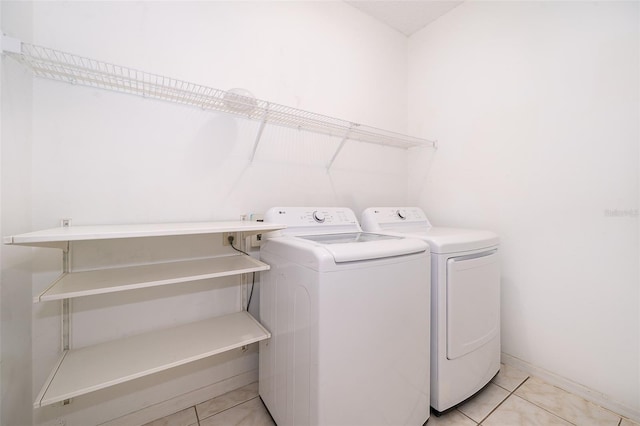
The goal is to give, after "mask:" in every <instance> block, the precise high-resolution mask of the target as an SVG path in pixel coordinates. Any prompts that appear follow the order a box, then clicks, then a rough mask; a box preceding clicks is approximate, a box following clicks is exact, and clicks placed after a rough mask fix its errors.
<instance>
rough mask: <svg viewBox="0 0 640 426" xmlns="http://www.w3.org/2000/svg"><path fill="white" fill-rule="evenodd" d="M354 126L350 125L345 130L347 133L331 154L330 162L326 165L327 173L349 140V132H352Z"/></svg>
mask: <svg viewBox="0 0 640 426" xmlns="http://www.w3.org/2000/svg"><path fill="white" fill-rule="evenodd" d="M354 126H357V124H355V123H351V125H350V126H349V130H347V133H345V134H344V137H343V138H342V140H341V141H340V144H339V145H338V148H337V149H336V152H334V153H333V157H331V160H329V164H327V172H328V171H329V170H330V169H331V166H332V165H333V162H334V161H335V160H336V157H338V154H339V153H340V151H342V148H343V147H344V144H345V143H346V142H347V141H348V140H349V135H350V134H351V130H353V127H354Z"/></svg>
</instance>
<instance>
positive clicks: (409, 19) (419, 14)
mask: <svg viewBox="0 0 640 426" xmlns="http://www.w3.org/2000/svg"><path fill="white" fill-rule="evenodd" d="M347 3H348V4H350V5H351V6H353V7H355V8H357V9H360V10H361V11H362V12H364V13H366V14H368V15H371V16H373V17H374V18H376V19H378V20H380V21H382V22H384V23H386V24H388V25H390V26H391V27H392V28H395V29H396V30H398V31H400V32H401V33H403V34H404V35H406V36H407V37H408V36H410V35H411V34H413V33H415V32H416V31H418V30H421V29H422V28H424V27H425V26H427V25H428V24H429V23H431V22H433V21H435V20H436V19H438V18H439V17H440V16H442V15H444V14H445V13H447V12H449V11H450V10H451V9H453V8H454V7H456V6H458V5H460V4H461V3H462V1H456V0H386V1H385V0H356V1H347Z"/></svg>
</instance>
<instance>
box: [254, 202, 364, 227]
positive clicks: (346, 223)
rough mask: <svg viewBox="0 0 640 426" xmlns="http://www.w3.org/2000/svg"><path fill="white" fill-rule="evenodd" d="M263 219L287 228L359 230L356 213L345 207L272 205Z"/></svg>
mask: <svg viewBox="0 0 640 426" xmlns="http://www.w3.org/2000/svg"><path fill="white" fill-rule="evenodd" d="M264 221H265V222H275V223H282V224H284V225H287V229H291V228H306V229H309V228H312V229H318V230H319V231H320V230H322V231H329V229H328V228H338V230H341V231H345V232H346V231H360V225H359V224H358V219H357V218H356V215H355V214H354V213H353V211H352V210H351V209H349V208H347V207H274V208H271V209H269V210H267V211H266V212H265V214H264Z"/></svg>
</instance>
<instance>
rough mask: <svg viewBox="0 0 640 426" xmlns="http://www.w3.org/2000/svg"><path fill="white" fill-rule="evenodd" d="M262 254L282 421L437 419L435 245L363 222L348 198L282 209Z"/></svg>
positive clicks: (268, 400)
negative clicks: (433, 391)
mask: <svg viewBox="0 0 640 426" xmlns="http://www.w3.org/2000/svg"><path fill="white" fill-rule="evenodd" d="M264 220H265V222H276V223H280V224H285V225H286V226H287V228H286V229H284V230H282V231H277V232H275V233H271V234H267V235H265V236H264V239H263V243H262V247H261V249H260V258H261V259H262V261H264V262H266V263H268V264H269V265H270V270H268V271H264V272H262V273H261V276H260V320H261V323H262V324H263V325H264V326H265V327H266V328H267V329H268V330H269V331H270V332H271V338H270V339H268V340H265V341H262V342H260V346H259V349H260V352H259V394H260V397H261V398H262V400H263V402H264V403H265V405H266V407H267V409H268V410H269V412H270V414H271V416H272V417H273V419H274V420H275V422H276V423H277V424H278V425H279V426H288V425H305V426H306V425H321V426H340V425H344V426H356V425H367V426H372V425H389V426H390V425H393V426H400V425H416V426H419V425H423V424H424V423H425V422H426V421H427V420H428V418H429V414H430V410H429V402H428V401H429V385H430V380H429V368H428V364H425V362H424V360H425V359H428V357H429V334H430V326H429V321H430V315H429V303H428V300H429V297H430V295H429V289H428V286H425V284H424V283H425V282H428V280H429V274H430V262H429V256H430V252H429V245H428V244H426V243H425V242H424V241H423V240H420V239H416V238H404V237H398V236H390V235H379V234H375V233H364V232H362V231H361V228H360V225H359V224H358V221H357V218H356V216H355V214H354V213H353V211H351V210H350V209H348V208H334V207H331V208H309V207H278V208H273V209H270V210H269V211H267V212H266V213H265V215H264Z"/></svg>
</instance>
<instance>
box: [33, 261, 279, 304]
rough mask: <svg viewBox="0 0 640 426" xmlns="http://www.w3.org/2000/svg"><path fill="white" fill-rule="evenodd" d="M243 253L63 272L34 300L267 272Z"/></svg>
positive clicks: (262, 266) (265, 267) (264, 265)
mask: <svg viewBox="0 0 640 426" xmlns="http://www.w3.org/2000/svg"><path fill="white" fill-rule="evenodd" d="M268 269H269V265H267V264H266V263H263V262H260V261H259V260H257V259H254V258H252V257H250V256H246V255H244V254H233V255H230V256H219V257H212V258H206V259H194V260H184V261H176V262H167V263H155V264H149V265H137V266H128V267H123V268H109V269H98V270H91V271H81V272H70V273H67V274H63V275H62V276H60V278H58V279H57V280H56V281H55V282H54V283H53V284H52V285H51V286H49V288H47V289H46V290H45V291H43V292H42V293H41V294H40V295H39V296H37V297H36V298H34V303H37V302H45V301H51V300H61V299H69V298H73V297H82V296H92V295H96V294H105V293H114V292H118V291H126V290H135V289H139V288H146V287H156V286H161V285H168V284H178V283H184V282H189V281H197V280H203V279H208V278H217V277H225V276H229V275H238V274H245V273H249V272H258V271H266V270H268Z"/></svg>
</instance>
